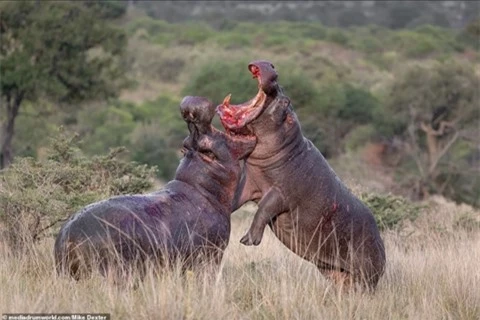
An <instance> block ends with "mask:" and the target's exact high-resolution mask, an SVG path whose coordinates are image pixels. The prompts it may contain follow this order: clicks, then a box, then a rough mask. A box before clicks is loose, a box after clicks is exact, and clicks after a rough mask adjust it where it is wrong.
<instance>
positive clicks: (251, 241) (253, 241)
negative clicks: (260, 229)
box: [240, 231, 262, 246]
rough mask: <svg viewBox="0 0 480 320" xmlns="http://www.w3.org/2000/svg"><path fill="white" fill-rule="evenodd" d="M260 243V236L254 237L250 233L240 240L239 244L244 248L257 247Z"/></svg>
mask: <svg viewBox="0 0 480 320" xmlns="http://www.w3.org/2000/svg"><path fill="white" fill-rule="evenodd" d="M260 242H262V236H261V235H260V236H259V237H256V236H255V235H252V233H250V231H249V232H247V234H245V235H244V236H243V237H242V239H240V243H242V244H243V245H246V246H252V245H253V246H258V245H259V244H260Z"/></svg>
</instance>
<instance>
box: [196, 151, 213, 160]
mask: <svg viewBox="0 0 480 320" xmlns="http://www.w3.org/2000/svg"><path fill="white" fill-rule="evenodd" d="M200 152H201V153H202V154H203V155H205V156H207V157H208V158H210V159H212V160H216V159H217V156H215V154H214V153H213V152H212V151H208V150H205V151H200Z"/></svg>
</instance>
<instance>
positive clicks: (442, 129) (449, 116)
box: [387, 61, 480, 204]
mask: <svg viewBox="0 0 480 320" xmlns="http://www.w3.org/2000/svg"><path fill="white" fill-rule="evenodd" d="M479 85H480V79H479V77H478V76H477V75H476V74H475V72H474V71H473V70H472V68H471V67H470V66H469V65H467V64H464V63H460V62H455V61H445V62H443V63H436V64H435V65H433V66H432V67H428V66H414V67H412V68H410V69H408V70H407V71H406V72H405V73H404V74H402V75H400V76H399V77H398V80H397V81H396V82H395V84H394V85H393V86H392V89H391V92H390V97H389V101H388V102H387V109H388V111H389V112H390V117H391V119H395V120H394V121H395V122H396V124H395V127H396V130H397V132H398V131H399V132H403V137H404V139H405V141H406V150H407V153H408V155H409V157H408V159H411V160H412V161H413V164H414V168H415V170H413V172H414V174H413V175H412V176H411V177H410V178H411V179H410V182H414V184H415V188H413V190H414V191H415V195H416V196H417V197H418V198H423V197H425V196H427V195H428V194H430V193H437V194H443V195H445V196H448V197H450V198H453V199H463V200H465V199H470V201H469V202H470V203H472V204H478V193H477V195H475V193H476V192H478V191H479V184H480V179H472V178H473V177H475V176H477V177H478V173H479V170H480V167H479V166H478V163H477V164H476V165H475V164H474V163H472V159H474V158H475V154H477V153H478V150H477V149H478V125H479V123H480V110H479V107H478V101H479V99H480V95H479V92H478V88H479ZM470 182H472V183H474V184H475V185H472V186H471V188H464V186H466V185H470Z"/></svg>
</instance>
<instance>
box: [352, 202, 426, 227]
mask: <svg viewBox="0 0 480 320" xmlns="http://www.w3.org/2000/svg"><path fill="white" fill-rule="evenodd" d="M360 199H361V200H362V201H363V202H364V203H365V204H366V205H367V206H368V207H369V208H370V210H372V212H373V216H374V217H375V221H376V222H377V225H378V228H379V229H380V230H386V229H398V228H401V227H402V226H403V224H404V223H405V222H406V221H414V220H415V219H416V218H417V217H418V215H419V213H420V209H421V208H422V207H421V206H420V205H418V204H415V203H413V202H410V201H409V200H407V199H405V198H403V197H400V196H394V195H392V194H386V195H381V194H376V193H362V194H361V195H360Z"/></svg>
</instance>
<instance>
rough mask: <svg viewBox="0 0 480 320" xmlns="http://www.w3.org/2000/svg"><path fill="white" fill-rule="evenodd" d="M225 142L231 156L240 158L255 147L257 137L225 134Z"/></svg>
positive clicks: (244, 156)
mask: <svg viewBox="0 0 480 320" xmlns="http://www.w3.org/2000/svg"><path fill="white" fill-rule="evenodd" d="M227 142H228V147H229V149H230V152H231V153H232V155H233V157H234V158H235V159H237V160H242V159H244V158H246V157H247V156H248V155H249V154H250V153H252V151H253V149H255V145H256V144H257V138H256V137H255V136H242V137H241V138H237V137H232V136H227Z"/></svg>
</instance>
